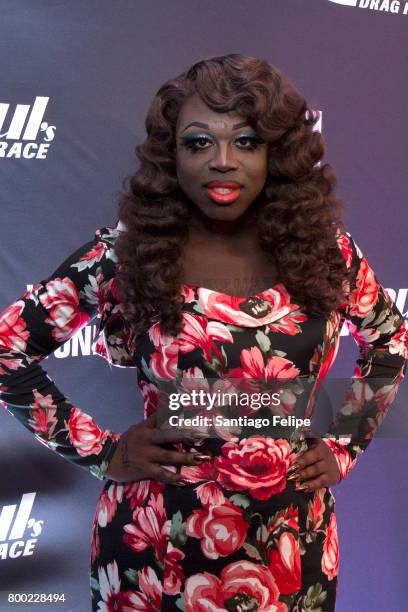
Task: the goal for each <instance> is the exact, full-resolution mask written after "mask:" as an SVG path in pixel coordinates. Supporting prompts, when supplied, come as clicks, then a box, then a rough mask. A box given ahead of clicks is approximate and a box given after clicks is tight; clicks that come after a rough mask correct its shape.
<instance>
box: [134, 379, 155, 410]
mask: <svg viewBox="0 0 408 612" xmlns="http://www.w3.org/2000/svg"><path fill="white" fill-rule="evenodd" d="M139 388H140V390H141V392H142V395H143V405H144V418H145V419H146V418H147V417H148V416H150V415H151V414H152V413H153V412H156V410H157V405H158V395H159V392H158V389H157V386H156V385H153V384H152V383H147V382H146V381H145V380H141V381H140V383H139Z"/></svg>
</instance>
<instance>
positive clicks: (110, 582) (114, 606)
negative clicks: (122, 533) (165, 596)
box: [98, 561, 161, 612]
mask: <svg viewBox="0 0 408 612" xmlns="http://www.w3.org/2000/svg"><path fill="white" fill-rule="evenodd" d="M150 569H151V568H147V570H150ZM152 571H153V570H152ZM153 573H154V572H153ZM98 576H99V585H100V589H101V598H102V600H103V604H99V606H101V605H103V608H102V607H100V610H102V609H103V610H105V612H114V611H116V612H126V611H127V610H148V609H149V608H137V607H136V604H137V603H139V600H140V597H139V594H138V593H136V592H135V591H121V590H120V584H121V583H120V579H119V572H118V566H117V563H116V561H112V563H108V565H107V566H106V570H105V569H104V568H103V567H100V568H98ZM149 580H151V581H150V582H149V587H148V592H149V594H150V593H152V594H153V592H154V586H156V589H157V586H158V585H157V583H158V581H157V580H156V583H155V582H154V578H153V576H150V575H149ZM144 584H145V582H143V581H142V585H141V584H140V582H139V586H144ZM156 601H158V602H159V604H160V603H161V592H160V591H159V592H158V596H156ZM150 609H151V610H159V609H160V608H150Z"/></svg>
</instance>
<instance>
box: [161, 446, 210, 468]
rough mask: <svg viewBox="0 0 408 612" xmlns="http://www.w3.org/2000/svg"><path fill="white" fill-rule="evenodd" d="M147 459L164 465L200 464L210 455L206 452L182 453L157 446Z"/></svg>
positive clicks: (207, 459) (208, 458)
mask: <svg viewBox="0 0 408 612" xmlns="http://www.w3.org/2000/svg"><path fill="white" fill-rule="evenodd" d="M149 459H151V460H152V461H155V462H157V463H160V464H166V465H201V463H204V462H205V461H210V459H212V457H211V455H209V454H206V453H183V452H179V451H171V450H165V449H160V448H157V449H154V450H153V451H152V453H151V454H150V456H149Z"/></svg>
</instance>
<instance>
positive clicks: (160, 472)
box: [149, 464, 183, 484]
mask: <svg viewBox="0 0 408 612" xmlns="http://www.w3.org/2000/svg"><path fill="white" fill-rule="evenodd" d="M150 473H151V476H149V478H152V479H153V480H157V481H158V482H166V483H168V484H181V483H182V482H183V477H182V476H181V474H175V473H173V472H172V471H171V470H170V469H167V468H165V467H164V466H162V465H158V464H155V465H154V466H153V467H152V468H151V470H150Z"/></svg>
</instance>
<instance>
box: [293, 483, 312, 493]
mask: <svg viewBox="0 0 408 612" xmlns="http://www.w3.org/2000/svg"><path fill="white" fill-rule="evenodd" d="M295 488H296V490H297V491H306V489H308V488H309V487H308V486H307V485H306V484H301V483H296V485H295Z"/></svg>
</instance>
